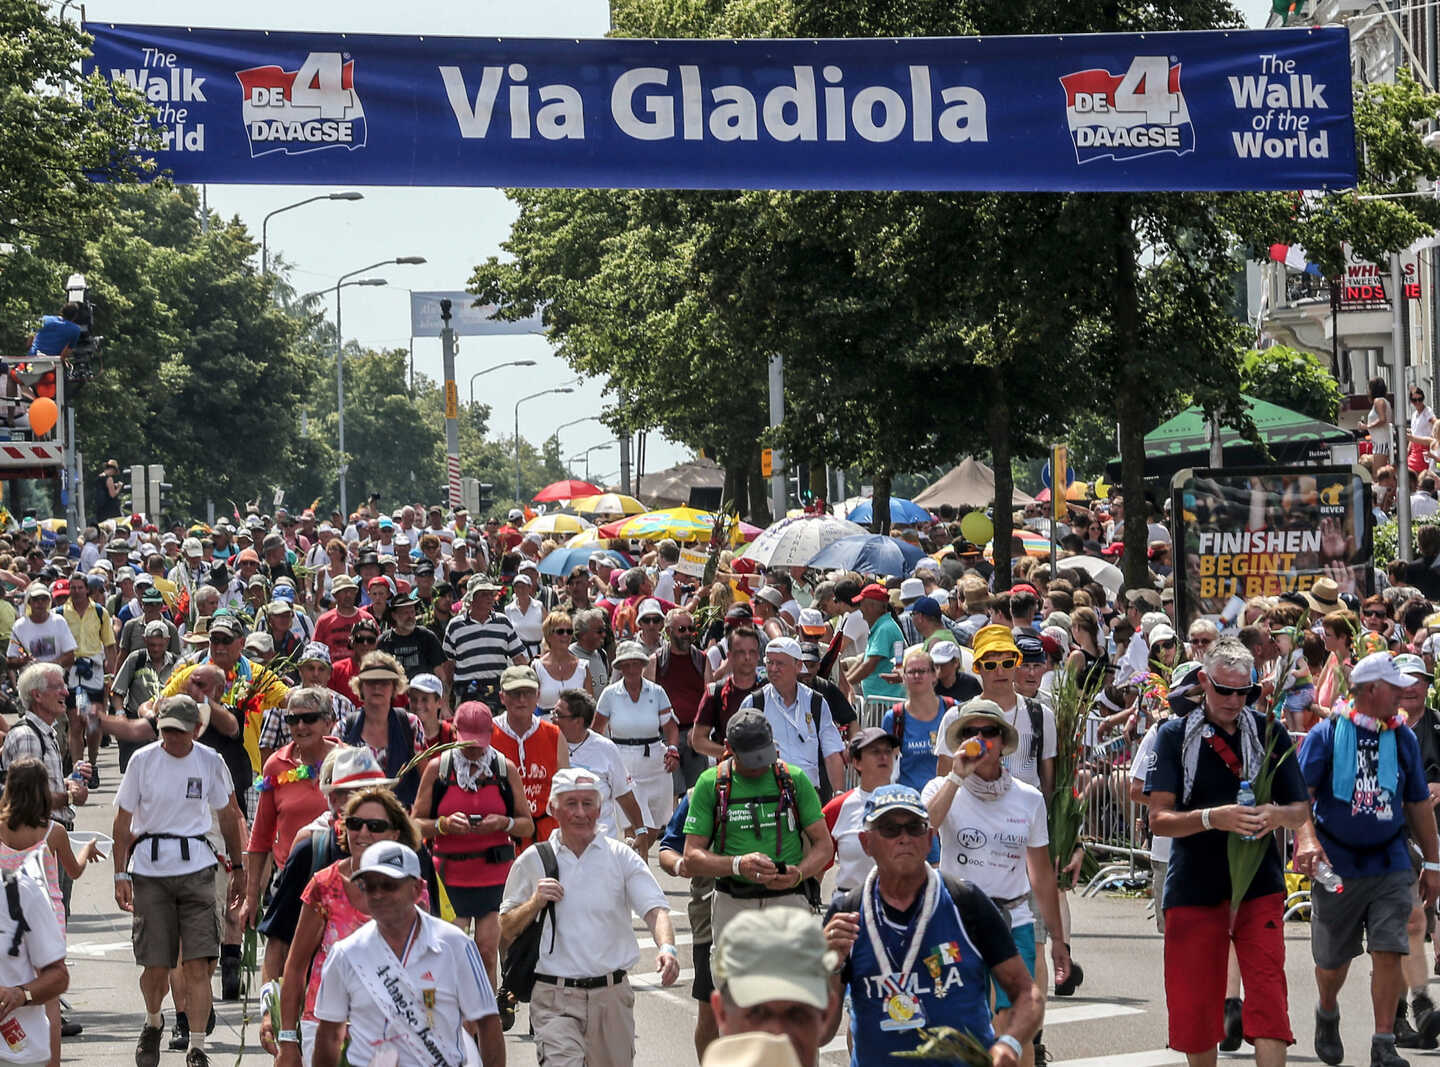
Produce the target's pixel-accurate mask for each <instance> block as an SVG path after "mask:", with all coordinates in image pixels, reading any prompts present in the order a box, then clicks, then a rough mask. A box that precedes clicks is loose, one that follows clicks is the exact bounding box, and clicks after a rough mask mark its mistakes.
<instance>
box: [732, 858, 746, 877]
mask: <svg viewBox="0 0 1440 1067" xmlns="http://www.w3.org/2000/svg"><path fill="white" fill-rule="evenodd" d="M744 858H745V857H744V856H736V857H735V862H733V863H732V864H730V870H731V872H733V873H734V875H735V877H736V878H739V877H740V861H741V860H742V859H744Z"/></svg>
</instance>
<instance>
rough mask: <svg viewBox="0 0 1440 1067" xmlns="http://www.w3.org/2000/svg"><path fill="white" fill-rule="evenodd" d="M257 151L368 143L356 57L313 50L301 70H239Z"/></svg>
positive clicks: (298, 150)
mask: <svg viewBox="0 0 1440 1067" xmlns="http://www.w3.org/2000/svg"><path fill="white" fill-rule="evenodd" d="M235 77H237V78H239V79H240V88H241V89H242V90H243V92H244V94H245V99H244V102H243V105H242V108H241V114H242V117H243V118H244V120H245V133H246V135H247V136H248V137H249V138H250V155H251V157H252V158H253V157H255V156H263V155H267V154H269V153H271V152H284V153H285V154H286V155H298V154H299V153H301V152H314V151H317V150H319V149H321V148H340V147H344V148H352V149H353V148H364V147H365V109H364V107H362V106H361V104H360V97H359V96H358V95H357V94H356V92H355V61H354V60H353V59H346V58H345V57H344V56H343V55H342V54H341V53H339V52H311V53H310V54H309V55H308V56H306V57H305V62H304V63H302V64H300V68H299V69H298V70H284V69H283V68H281V67H277V66H267V67H251V68H250V69H249V70H240V71H236V72H235Z"/></svg>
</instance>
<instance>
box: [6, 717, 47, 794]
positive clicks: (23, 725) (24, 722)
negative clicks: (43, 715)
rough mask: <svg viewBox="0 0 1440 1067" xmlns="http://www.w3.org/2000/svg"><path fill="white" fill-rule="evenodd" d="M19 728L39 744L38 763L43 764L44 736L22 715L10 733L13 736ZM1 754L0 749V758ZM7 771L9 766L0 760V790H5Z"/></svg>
mask: <svg viewBox="0 0 1440 1067" xmlns="http://www.w3.org/2000/svg"><path fill="white" fill-rule="evenodd" d="M21 728H24V729H26V730H29V731H31V732H32V733H33V734H34V735H35V740H37V741H39V742H40V762H42V763H43V762H45V735H44V734H42V733H41V732H40V731H39V730H37V729H35V724H34V723H33V722H31V721H30V720H29V719H27V718H25V717H24V716H23V715H22V716H21V717H20V721H19V722H17V723H16V724H15V725H14V726H12V727H10V733H12V734H13V733H14V732H15V731H16V730H19V729H21ZM3 754H4V750H3V748H0V756H3ZM9 769H10V768H9V764H8V763H6V762H5V761H4V760H3V759H0V789H4V788H5V774H6V772H7V771H8V770H9Z"/></svg>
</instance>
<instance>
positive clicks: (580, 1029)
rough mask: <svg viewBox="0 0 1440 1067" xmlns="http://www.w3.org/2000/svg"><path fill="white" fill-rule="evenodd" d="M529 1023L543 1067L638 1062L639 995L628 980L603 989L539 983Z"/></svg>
mask: <svg viewBox="0 0 1440 1067" xmlns="http://www.w3.org/2000/svg"><path fill="white" fill-rule="evenodd" d="M530 1021H531V1022H532V1023H533V1024H534V1025H535V1055H536V1059H537V1060H538V1061H539V1063H540V1064H541V1065H542V1067H631V1065H632V1064H633V1063H634V1062H635V991H634V990H633V989H631V988H630V982H629V980H628V979H626V980H623V981H621V982H619V983H617V984H616V985H612V986H602V987H600V988H599V989H569V988H562V987H561V986H556V985H550V984H549V983H548V982H536V983H535V991H534V992H533V993H532V994H531V995H530Z"/></svg>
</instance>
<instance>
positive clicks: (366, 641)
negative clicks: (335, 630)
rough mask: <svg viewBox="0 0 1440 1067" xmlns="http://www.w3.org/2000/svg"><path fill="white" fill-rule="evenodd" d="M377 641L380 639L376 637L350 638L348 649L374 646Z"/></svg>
mask: <svg viewBox="0 0 1440 1067" xmlns="http://www.w3.org/2000/svg"><path fill="white" fill-rule="evenodd" d="M379 641H380V639H379V638H378V637H352V638H350V647H351V648H354V647H355V646H356V645H374V644H378V643H379Z"/></svg>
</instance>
